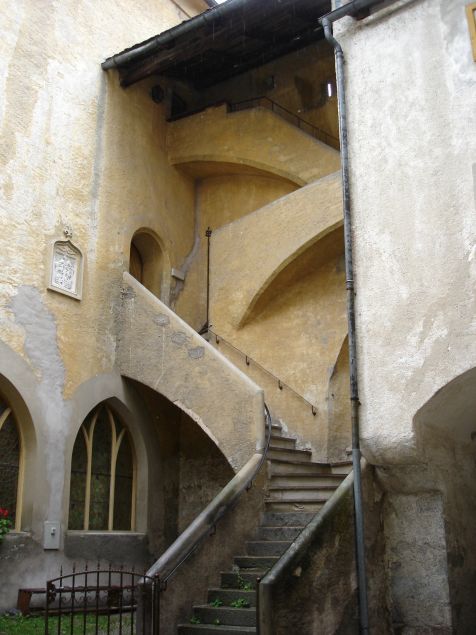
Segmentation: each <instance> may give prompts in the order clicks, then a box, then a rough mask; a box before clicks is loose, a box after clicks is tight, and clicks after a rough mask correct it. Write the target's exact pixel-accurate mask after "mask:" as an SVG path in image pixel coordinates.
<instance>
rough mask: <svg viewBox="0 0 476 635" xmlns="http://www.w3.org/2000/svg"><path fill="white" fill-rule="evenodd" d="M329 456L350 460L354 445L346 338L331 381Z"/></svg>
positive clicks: (329, 397)
mask: <svg viewBox="0 0 476 635" xmlns="http://www.w3.org/2000/svg"><path fill="white" fill-rule="evenodd" d="M327 407H328V421H329V433H328V437H327V446H328V447H327V456H328V460H329V461H344V460H348V458H349V457H348V456H347V452H346V448H348V447H350V445H351V443H352V435H351V424H350V384H349V347H348V337H347V336H346V337H345V339H344V341H343V342H342V346H341V347H340V351H339V355H338V356H337V360H336V363H335V366H334V368H333V370H332V375H331V377H330V379H329V392H328V401H327Z"/></svg>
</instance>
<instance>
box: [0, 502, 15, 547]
mask: <svg viewBox="0 0 476 635" xmlns="http://www.w3.org/2000/svg"><path fill="white" fill-rule="evenodd" d="M11 527H12V523H11V520H10V519H9V518H8V509H3V508H2V507H0V542H2V540H3V539H4V538H5V536H6V535H7V534H8V532H9V531H10V529H11Z"/></svg>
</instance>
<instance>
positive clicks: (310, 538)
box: [256, 471, 354, 635]
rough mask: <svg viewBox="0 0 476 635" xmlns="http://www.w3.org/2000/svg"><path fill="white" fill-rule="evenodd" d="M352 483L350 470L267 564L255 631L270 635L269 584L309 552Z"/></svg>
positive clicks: (271, 584)
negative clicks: (309, 520) (292, 539)
mask: <svg viewBox="0 0 476 635" xmlns="http://www.w3.org/2000/svg"><path fill="white" fill-rule="evenodd" d="M353 485H354V473H353V471H352V472H350V473H349V474H348V475H347V476H346V477H345V479H344V480H343V481H342V483H341V484H340V485H339V487H338V488H337V489H336V491H335V492H334V493H333V495H332V496H331V497H330V498H329V500H328V501H327V502H326V503H325V505H324V506H323V508H322V509H321V510H320V511H318V512H316V515H315V516H314V518H313V519H312V520H311V522H310V523H309V524H308V525H307V526H306V527H305V528H304V529H303V530H302V532H301V533H300V534H299V536H298V537H297V538H296V539H295V540H294V542H293V543H292V544H291V545H290V546H289V547H288V549H287V550H286V551H285V552H284V553H283V555H282V556H281V557H280V558H279V560H278V561H277V562H275V564H274V565H273V566H272V567H271V569H270V570H269V571H268V572H267V573H266V575H265V576H264V577H263V578H262V579H260V580H259V584H258V588H257V591H256V593H257V598H258V601H257V607H258V608H257V613H258V614H257V623H258V629H257V632H258V633H259V635H274V633H275V632H276V631H275V629H274V627H273V597H272V591H273V587H274V586H275V585H276V584H277V583H278V582H279V581H280V580H282V579H283V578H284V576H285V575H291V574H292V572H293V571H295V569H296V567H297V566H298V565H299V563H300V562H301V560H302V558H303V557H304V556H306V554H309V548H310V546H311V544H312V543H313V542H314V540H315V539H316V536H317V535H318V534H319V532H320V531H322V529H323V527H325V525H326V523H327V521H328V519H329V518H331V517H332V516H333V515H334V514H335V513H336V511H337V510H338V509H339V506H340V504H341V502H342V500H343V499H344V497H345V496H347V495H348V494H350V492H352V489H353Z"/></svg>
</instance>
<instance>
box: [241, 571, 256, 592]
mask: <svg viewBox="0 0 476 635" xmlns="http://www.w3.org/2000/svg"><path fill="white" fill-rule="evenodd" d="M238 588H239V589H241V590H242V591H252V590H253V585H252V584H251V582H245V580H243V578H242V577H241V575H240V574H238Z"/></svg>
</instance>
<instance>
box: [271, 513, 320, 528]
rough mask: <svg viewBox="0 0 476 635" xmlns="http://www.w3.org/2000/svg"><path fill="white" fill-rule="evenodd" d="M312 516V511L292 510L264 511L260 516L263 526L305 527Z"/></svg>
mask: <svg viewBox="0 0 476 635" xmlns="http://www.w3.org/2000/svg"><path fill="white" fill-rule="evenodd" d="M313 518H314V514H313V513H309V512H306V511H301V512H300V511H296V510H293V511H291V513H289V512H286V513H280V512H279V511H278V512H271V511H269V512H265V513H264V514H263V515H262V517H261V525H262V526H264V527H305V526H306V525H307V524H308V523H309V522H310V521H311V520H312V519H313Z"/></svg>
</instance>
